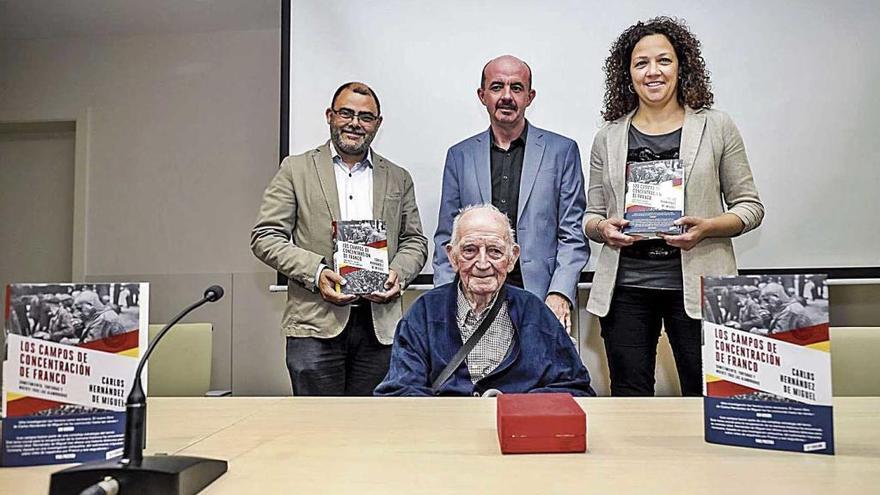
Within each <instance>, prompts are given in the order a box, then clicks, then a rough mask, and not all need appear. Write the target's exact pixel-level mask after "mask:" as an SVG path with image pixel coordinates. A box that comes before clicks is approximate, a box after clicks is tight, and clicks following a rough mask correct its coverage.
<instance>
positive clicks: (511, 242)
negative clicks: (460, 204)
mask: <svg viewBox="0 0 880 495" xmlns="http://www.w3.org/2000/svg"><path fill="white" fill-rule="evenodd" d="M479 210H485V211H489V212H492V213H496V214H498V215H499V216H501V217H502V218H504V224H505V225H506V226H507V229H506V231H507V241H508V251H510V250H512V249H513V246H514V244H516V241H515V240H514V239H516V235H515V234H514V232H513V227H511V225H510V219H509V218H507V215H505V214H504V213H501V210H499V209H498V208H496V207H495V205H493V204H491V203H482V204H477V205H467V206H465V207H464V208H462V209H460V210H458V213H457V214H456V215H455V218H454V219H453V220H452V237H451V238H450V239H449V245H450V246H453V247H455V245H456V244H458V241H459V240H460V239H459V238H458V224H459V220H461V217H463V216H464V214H465V213H468V212H471V211H479Z"/></svg>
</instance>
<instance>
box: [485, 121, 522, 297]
mask: <svg viewBox="0 0 880 495" xmlns="http://www.w3.org/2000/svg"><path fill="white" fill-rule="evenodd" d="M528 129H529V126H528V125H526V127H525V128H523V132H522V134H520V135H519V137H518V138H516V139H514V140H513V141H512V142H511V143H510V147H509V148H508V149H506V150H505V149H502V148H500V147H498V145H496V144H495V134H494V133H493V132H492V130H491V129H490V130H489V137H490V147H489V149H490V152H489V165H490V170H491V173H492V205H493V206H495V208H498V209H499V210H501V213H504V214H505V215H507V218H508V219H509V220H510V225H511V226H512V227H513V232H514V234H515V233H516V220H517V218H516V216H517V213H518V211H517V210H518V209H519V185H520V182H521V179H522V167H523V158H524V157H525V154H526V135H527V133H528ZM507 282H508V283H510V284H513V285H515V286H517V287H522V286H523V282H522V270H521V269H520V266H519V260H516V265H515V266H514V267H513V271H511V272H510V273H509V274H508V275H507Z"/></svg>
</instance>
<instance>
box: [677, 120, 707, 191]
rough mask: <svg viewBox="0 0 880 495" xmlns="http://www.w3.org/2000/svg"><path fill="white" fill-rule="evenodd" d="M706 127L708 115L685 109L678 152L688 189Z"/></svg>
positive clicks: (685, 184)
mask: <svg viewBox="0 0 880 495" xmlns="http://www.w3.org/2000/svg"><path fill="white" fill-rule="evenodd" d="M705 127H706V115H704V114H703V113H702V112H700V111H696V112H695V111H694V110H692V109H691V108H690V107H685V110H684V124H683V125H682V127H681V144H680V145H679V151H678V156H679V158H680V159H681V163H682V167H684V187H685V188H687V183H688V181H689V180H690V179H691V170H692V169H693V168H694V162H695V161H696V158H697V150H698V149H699V147H700V140H701V139H702V138H703V129H704V128H705Z"/></svg>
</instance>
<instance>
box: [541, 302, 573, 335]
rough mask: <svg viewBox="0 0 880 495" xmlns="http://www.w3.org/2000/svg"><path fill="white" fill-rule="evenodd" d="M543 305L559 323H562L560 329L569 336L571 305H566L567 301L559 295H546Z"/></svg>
mask: <svg viewBox="0 0 880 495" xmlns="http://www.w3.org/2000/svg"><path fill="white" fill-rule="evenodd" d="M544 304H546V305H547V307H548V308H550V311H553V314H554V315H556V318H557V319H558V320H559V323H562V327H563V328H565V331H566V332H568V334H569V335H571V304H569V303H568V299H566V298H565V296H563V295H561V294H555V293H554V294H548V295H547V299H545V300H544Z"/></svg>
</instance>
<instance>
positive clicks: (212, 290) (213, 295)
mask: <svg viewBox="0 0 880 495" xmlns="http://www.w3.org/2000/svg"><path fill="white" fill-rule="evenodd" d="M221 297H223V287H220V286H219V285H212V286H210V287H208V288H207V289H205V299H207V300H208V302H217V301H219V300H220V298H221Z"/></svg>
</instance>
